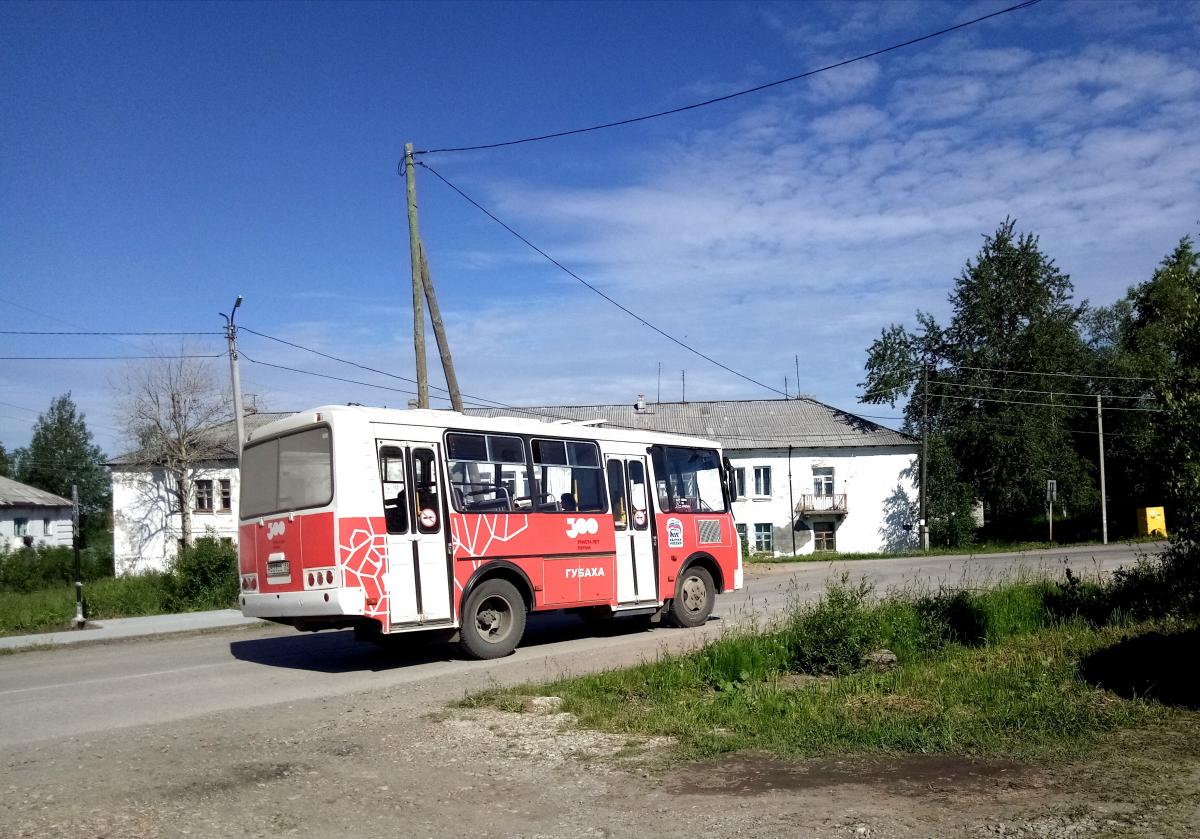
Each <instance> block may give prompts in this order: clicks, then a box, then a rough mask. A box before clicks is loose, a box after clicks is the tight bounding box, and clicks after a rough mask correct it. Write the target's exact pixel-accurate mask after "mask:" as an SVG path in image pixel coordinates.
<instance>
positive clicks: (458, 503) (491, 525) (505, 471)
mask: <svg viewBox="0 0 1200 839" xmlns="http://www.w3.org/2000/svg"><path fill="white" fill-rule="evenodd" d="M731 476H732V472H731V470H730V469H729V468H728V462H727V461H725V460H724V459H723V457H722V454H721V450H720V447H719V446H718V445H717V444H715V443H713V442H711V441H706V440H701V439H697V438H694V437H684V436H680V435H674V434H661V433H656V432H647V431H632V430H625V429H618V428H598V427H595V425H594V424H591V423H587V422H566V421H564V422H541V421H539V420H534V419H516V418H481V417H471V416H466V415H463V414H459V413H454V412H450V411H430V410H408V411H401V410H388V409H383V408H363V407H357V406H351V407H343V406H330V407H321V408H315V409H313V410H310V411H306V412H303V413H300V414H295V415H293V416H291V417H288V418H286V419H282V420H278V421H277V422H273V423H270V424H269V425H265V426H263V427H261V428H259V429H257V430H255V431H254V432H253V433H252V434H251V435H250V438H249V441H248V442H247V443H246V446H245V450H244V452H243V455H242V478H241V498H240V530H239V540H238V556H239V566H240V574H241V604H242V613H243V614H245V615H249V616H254V617H261V618H268V619H271V620H274V621H278V622H281V623H289V624H292V625H294V626H295V627H296V628H298V629H302V630H315V629H327V628H341V627H348V626H353V627H355V628H356V629H357V630H358V631H359V632H360V633H362V634H365V635H366V636H367V637H375V638H383V637H385V636H390V635H394V634H398V633H406V632H414V631H427V630H442V631H443V632H447V633H449V634H451V635H453V636H456V637H457V639H458V640H459V641H460V643H461V644H462V646H463V647H464V648H465V650H466V651H467V652H468V653H470V654H471V655H473V656H476V657H479V658H495V657H499V656H503V655H507V654H508V653H509V652H511V651H512V650H513V648H514V647H515V646H516V645H517V643H518V642H519V641H520V639H521V636H522V634H523V633H524V630H525V617H526V614H527V613H529V612H542V611H551V610H559V609H566V610H578V611H580V612H581V613H583V614H585V615H587V616H593V617H594V616H617V615H623V614H625V615H634V614H642V615H652V616H661V617H664V618H666V619H668V620H669V621H670V622H671V623H674V624H676V625H681V626H697V625H699V624H701V623H703V622H704V621H706V620H707V619H708V616H709V613H710V612H711V610H712V607H713V599H714V597H715V595H716V594H717V593H719V592H724V591H733V590H735V589H739V588H741V587H742V556H741V544H740V541H739V539H738V534H737V531H736V529H735V527H734V522H733V516H732V514H731V513H730V505H729V502H730V499H731V497H732V494H731V492H730V479H731Z"/></svg>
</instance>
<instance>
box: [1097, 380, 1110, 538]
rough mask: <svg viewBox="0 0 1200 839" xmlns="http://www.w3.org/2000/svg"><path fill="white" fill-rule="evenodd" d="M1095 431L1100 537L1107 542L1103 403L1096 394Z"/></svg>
mask: <svg viewBox="0 0 1200 839" xmlns="http://www.w3.org/2000/svg"><path fill="white" fill-rule="evenodd" d="M1096 431H1097V433H1098V434H1099V435H1100V539H1101V541H1102V542H1103V543H1104V544H1105V545H1107V544H1108V499H1107V498H1106V497H1105V495H1104V405H1103V404H1102V403H1101V399H1100V394H1098V393H1097V394H1096Z"/></svg>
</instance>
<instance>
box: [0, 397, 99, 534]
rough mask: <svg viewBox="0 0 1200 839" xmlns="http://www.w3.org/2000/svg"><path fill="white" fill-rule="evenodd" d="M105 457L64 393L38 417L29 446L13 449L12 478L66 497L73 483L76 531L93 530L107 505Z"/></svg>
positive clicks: (68, 495)
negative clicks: (76, 501) (76, 499)
mask: <svg viewBox="0 0 1200 839" xmlns="http://www.w3.org/2000/svg"><path fill="white" fill-rule="evenodd" d="M104 460H105V459H104V453H103V452H102V451H101V450H100V447H99V446H97V445H96V444H95V443H94V442H93V441H92V432H91V431H89V430H88V427H87V423H86V422H85V420H84V415H83V414H82V413H80V412H79V409H78V408H77V407H76V406H75V403H74V401H72V399H71V394H70V393H65V394H63V395H62V396H58V397H56V398H55V399H53V400H52V401H51V402H50V409H49V410H48V411H46V413H44V414H41V415H40V416H39V417H38V419H37V422H35V423H34V425H33V438H32V439H31V440H30V441H29V445H28V446H27V447H25V448H23V449H18V450H17V452H16V461H17V470H16V477H17V480H19V481H21V482H22V483H26V484H29V485H30V486H35V487H37V488H38V489H44V490H46V491H47V492H53V493H54V494H56V495H61V496H62V497H64V498H70V497H71V486H72V484H74V485H75V486H77V487H78V488H79V514H80V527H81V530H83V531H84V533H95V532H97V531H99V530H102V529H104V526H105V522H106V521H107V517H108V511H109V508H110V507H111V503H112V495H111V484H110V482H109V477H108V468H107V467H106V466H105V465H104Z"/></svg>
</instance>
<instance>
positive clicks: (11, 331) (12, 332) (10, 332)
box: [0, 329, 225, 335]
mask: <svg viewBox="0 0 1200 839" xmlns="http://www.w3.org/2000/svg"><path fill="white" fill-rule="evenodd" d="M224 334H225V333H224V332H78V331H77V332H37V331H32V330H15V329H2V330H0V335H224Z"/></svg>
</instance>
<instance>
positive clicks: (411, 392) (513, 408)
mask: <svg viewBox="0 0 1200 839" xmlns="http://www.w3.org/2000/svg"><path fill="white" fill-rule="evenodd" d="M239 329H245V327H239ZM247 331H249V330H247ZM256 334H257V333H256ZM301 349H304V348H303V347H302V348H301ZM239 355H241V357H243V358H245V359H246V360H247V361H249V362H250V363H251V364H259V365H262V366H264V367H274V368H275V369H276V370H286V371H288V372H290V373H299V374H301V375H305V376H315V377H317V378H320V379H331V380H333V381H336V382H346V383H347V384H352V385H361V386H362V387H372V388H375V389H377V390H386V391H390V392H392V393H403V394H407V395H409V396H416V395H417V392H416V391H415V390H408V389H407V388H398V387H390V386H389V385H379V384H375V383H374V382H364V381H360V380H358V379H347V378H345V377H343V376H333V375H330V374H328V373H318V372H316V371H315V370H304V369H301V368H299V367H288V366H287V365H284V364H275V363H273V362H270V361H258V360H257V359H254V358H251V357H250V356H248V355H246V353H245V351H244V350H243V351H240V352H239ZM346 363H347V364H354V362H349V361H348V362H346ZM355 366H361V365H355ZM364 369H369V368H364ZM385 375H391V374H385ZM409 381H411V380H409ZM440 389H444V388H440ZM463 396H464V397H465V398H466V399H467V401H468V404H470V405H471V406H472V407H476V408H487V409H489V410H504V411H516V412H518V413H523V414H530V415H533V416H537V417H543V418H545V419H568V417H557V416H555V415H553V414H546V413H543V412H541V411H535V410H532V409H530V408H519V407H516V406H514V405H504V404H496V405H485V404H483V402H482V401H476V400H482V399H484V397H474V396H469V395H468V394H463ZM433 398H434V399H442V400H445V401H449V400H450V397H449V396H440V395H438V394H433ZM486 401H489V402H491V401H494V400H486Z"/></svg>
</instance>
